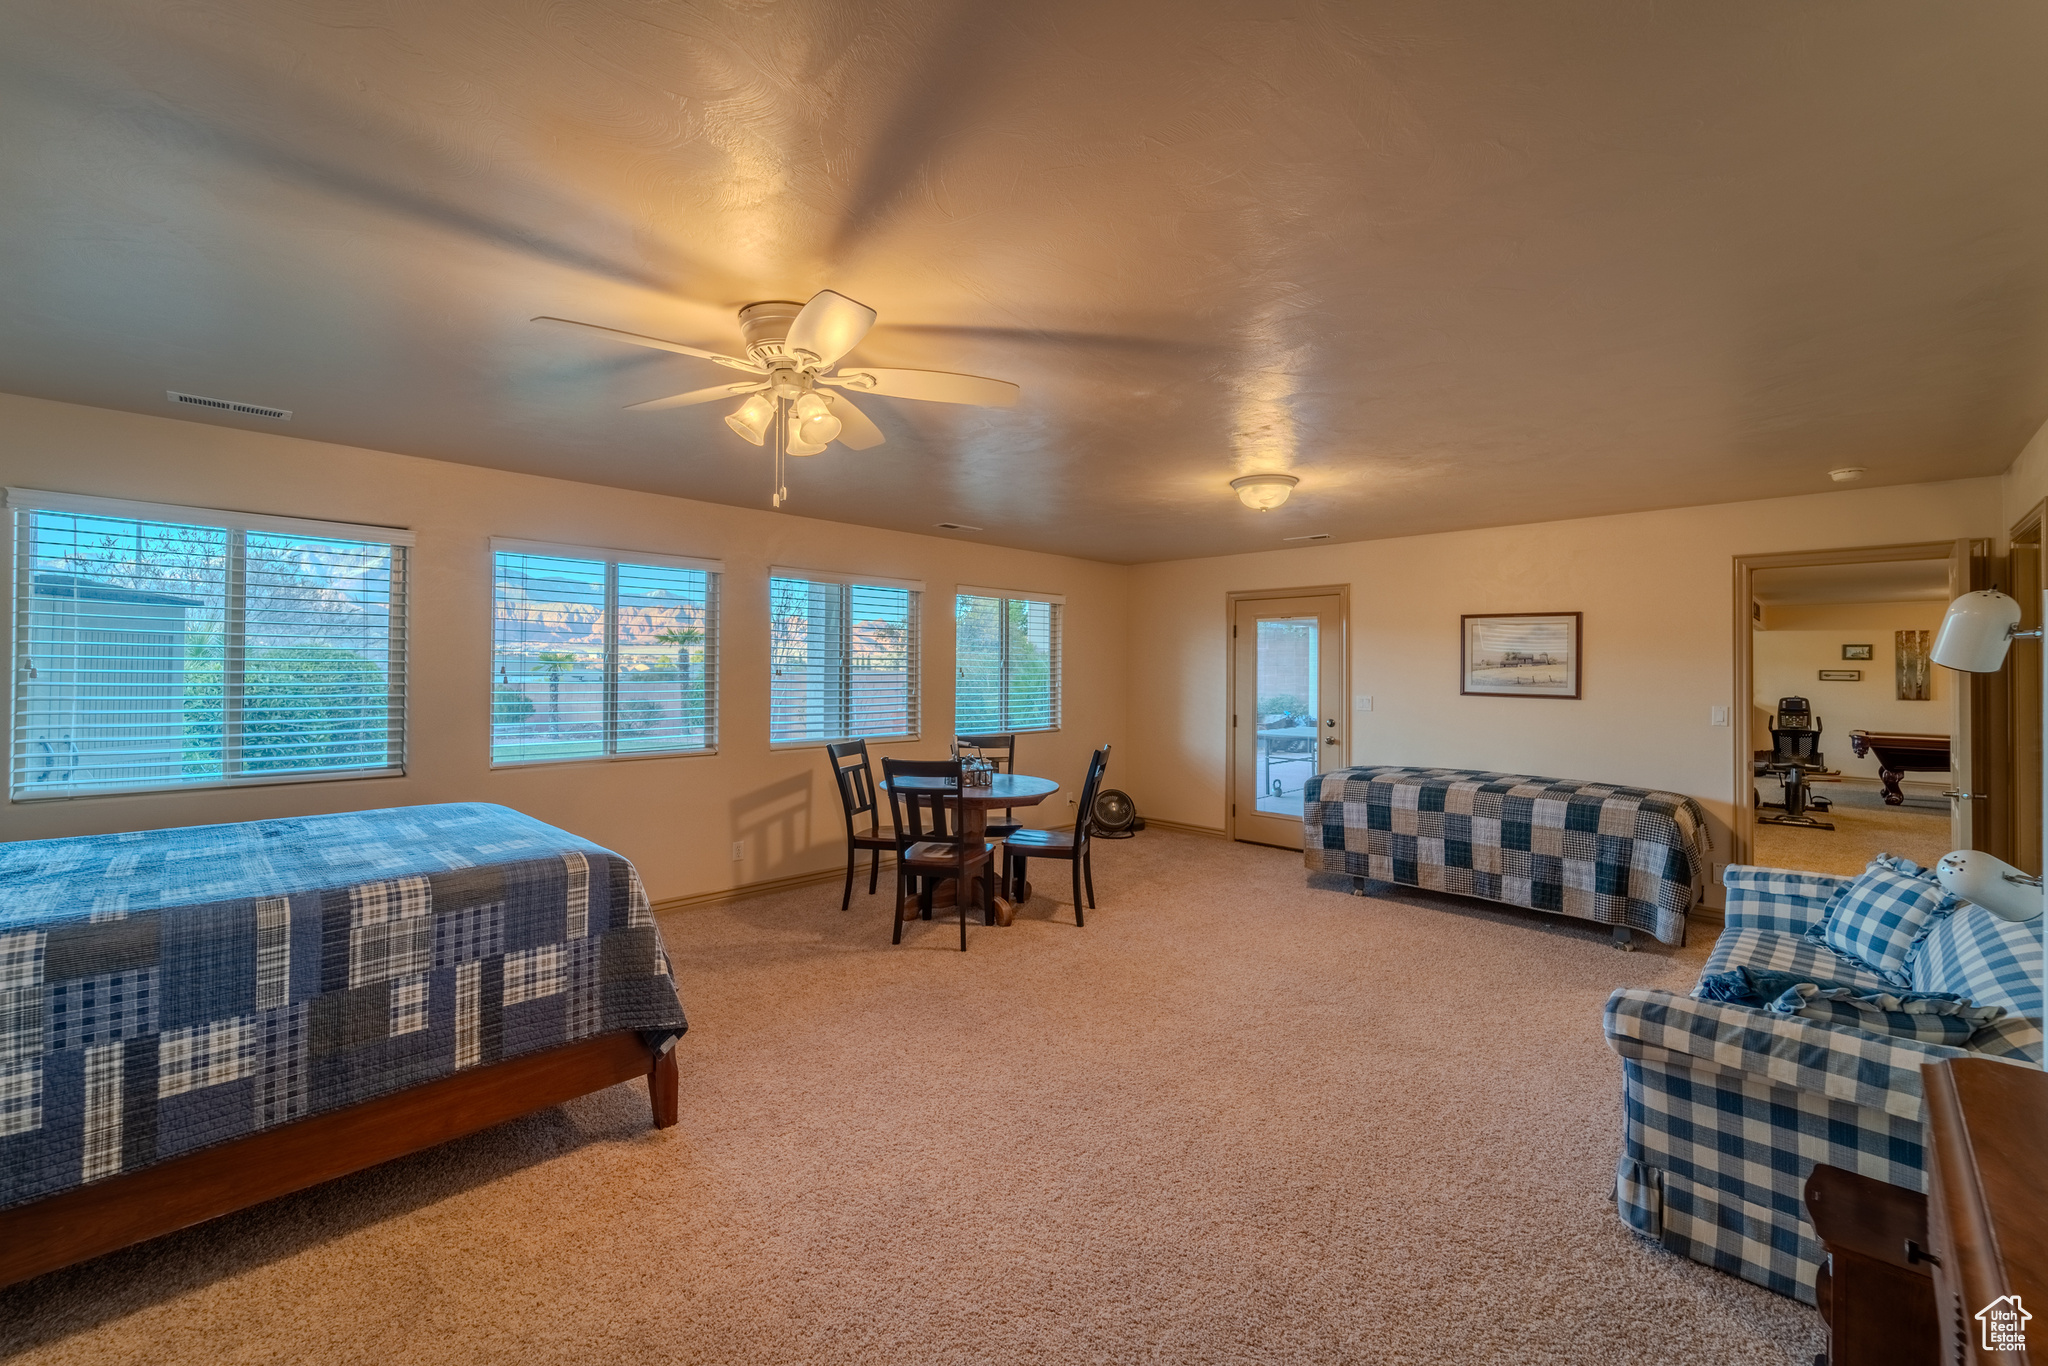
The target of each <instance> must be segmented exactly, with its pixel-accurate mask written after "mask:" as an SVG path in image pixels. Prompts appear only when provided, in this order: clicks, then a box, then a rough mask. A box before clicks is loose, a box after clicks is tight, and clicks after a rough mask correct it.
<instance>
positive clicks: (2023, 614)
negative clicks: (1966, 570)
mask: <svg viewBox="0 0 2048 1366" xmlns="http://www.w3.org/2000/svg"><path fill="white" fill-rule="evenodd" d="M2006 546H2007V552H2006V572H2007V573H2008V574H2009V575H2011V577H2012V582H2011V583H2010V584H2008V585H2006V587H2007V588H2008V589H2009V590H2010V591H2011V592H2012V595H2013V597H2014V598H2016V599H2018V601H2019V604H2020V627H2021V629H2023V630H2031V629H2033V628H2035V627H2037V626H2039V625H2040V624H2041V606H2042V597H2041V590H2042V589H2043V587H2048V499H2044V500H2043V501H2041V502H2039V503H2036V504H2034V506H2033V507H2031V508H2029V509H2027V511H2026V513H2025V515H2023V516H2022V517H2021V518H2020V519H2019V520H2018V521H2017V522H2014V523H2013V525H2012V530H2011V531H2010V532H2009V533H2008V534H2007V536H2006ZM2022 565H2024V566H2025V567H2026V576H2025V582H2022V581H2021V579H2022V575H2021V566H2022ZM2026 643H2028V642H2026V641H2024V640H2016V641H2014V642H2013V650H2012V653H2011V654H2009V655H2007V656H2006V667H2005V669H2004V670H2003V672H2004V674H2005V681H2006V696H2005V717H2006V730H2007V737H2008V741H2009V743H2008V745H2007V750H2008V753H2009V754H2010V755H2011V763H2010V766H2009V768H2008V770H2007V772H2006V775H2005V777H2006V812H2007V816H2008V819H2007V821H2006V825H2007V826H2008V827H2009V828H2008V830H2007V831H2006V834H2007V835H2008V837H2009V842H2010V844H2011V852H2010V853H2009V854H2006V855H2005V856H2004V857H2006V858H2007V859H2008V860H2009V861H2011V862H2012V863H2013V864H2014V865H2016V866H2017V867H2019V868H2020V869H2021V870H2022V871H2024V872H2029V873H2034V874H2036V875H2038V874H2039V873H2040V871H2041V866H2040V865H2041V813H2042V808H2043V800H2042V798H2043V790H2042V777H2043V775H2042V752H2041V749H2042V746H2041V742H2042V729H2043V728H2042V713H2041V693H2042V682H2043V659H2042V655H2041V652H2040V649H2039V646H2040V642H2039V641H2034V642H2033V644H2034V645H2035V647H2036V649H2035V651H2034V652H2032V653H2028V652H2023V651H2022V650H2021V649H2020V648H2019V647H2020V646H2021V645H2024V644H2026Z"/></svg>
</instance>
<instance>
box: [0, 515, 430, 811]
mask: <svg viewBox="0 0 2048 1366" xmlns="http://www.w3.org/2000/svg"><path fill="white" fill-rule="evenodd" d="M8 506H9V509H10V511H11V513H12V520H13V530H14V545H15V611H14V657H15V659H14V662H15V677H16V681H17V686H16V688H15V701H14V717H13V735H12V746H11V749H12V754H11V763H10V791H11V792H12V795H13V796H14V798H15V799H16V800H23V799H35V798H43V797H65V796H77V795H81V794H86V793H92V792H103V791H147V790H152V789H161V788H177V787H194V786H208V785H218V784H226V783H260V782H287V781H289V782H297V781H305V780H307V779H315V778H335V777H351V778H354V777H370V776H379V775H385V774H396V773H400V772H403V771H404V763H405V667H406V645H405V618H406V612H405V607H406V578H405V565H406V560H405V547H406V545H407V544H409V543H410V541H411V536H410V534H409V533H407V532H404V531H399V530H392V529H385V528H377V527H348V526H345V525H340V524H335V523H325V522H303V523H301V522H294V521H292V520H290V519H286V518H277V517H255V516H249V515H245V514H238V513H228V512H209V511H203V510H200V509H195V508H175V507H163V506H158V505H152V504H134V503H119V502H114V501H111V500H96V499H90V498H81V497H76V496H73V495H61V494H43V493H37V492H34V491H29V490H19V489H10V490H8Z"/></svg>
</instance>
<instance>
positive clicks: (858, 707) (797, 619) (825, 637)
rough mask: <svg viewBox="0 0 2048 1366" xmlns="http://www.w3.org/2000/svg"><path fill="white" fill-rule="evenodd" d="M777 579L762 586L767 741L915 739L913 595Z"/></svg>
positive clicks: (904, 590)
mask: <svg viewBox="0 0 2048 1366" xmlns="http://www.w3.org/2000/svg"><path fill="white" fill-rule="evenodd" d="M783 573H784V571H779V570H778V571H774V576H773V577H771V578H770V579H769V581H768V599H769V656H770V666H771V674H772V677H771V679H770V689H771V691H770V697H769V706H768V719H769V740H770V741H771V742H772V743H778V744H794V743H816V742H819V741H829V740H845V739H852V738H854V737H862V738H866V739H899V738H908V737H911V736H914V735H916V734H917V727H918V639H917V634H918V633H917V627H918V620H917V618H918V599H919V597H920V594H919V592H918V591H917V590H916V589H915V588H909V587H902V586H889V585H883V584H873V583H852V582H832V581H827V580H824V579H820V578H794V577H784V576H783Z"/></svg>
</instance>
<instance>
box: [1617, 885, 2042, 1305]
mask: <svg viewBox="0 0 2048 1366" xmlns="http://www.w3.org/2000/svg"><path fill="white" fill-rule="evenodd" d="M1724 881H1725V884H1726V886H1727V892H1728V897H1727V925H1726V928H1725V929H1724V930H1723V932H1722V934H1721V937H1720V939H1719V940H1718V941H1717V942H1716V943H1715V945H1714V951H1713V954H1712V956H1711V957H1710V958H1709V959H1708V960H1707V966H1706V972H1708V973H1716V972H1724V971H1727V970H1729V969H1732V968H1734V967H1737V966H1740V965H1746V966H1748V967H1750V968H1753V969H1760V970H1770V971H1774V972H1787V973H1796V974H1800V975H1802V976H1804V975H1809V974H1810V975H1811V976H1813V977H1814V978H1815V979H1816V980H1832V981H1835V982H1840V983H1844V984H1849V985H1854V986H1857V987H1859V988H1861V989H1867V990H1871V991H1886V990H1893V989H1895V986H1887V984H1886V983H1885V982H1884V981H1883V979H1881V978H1880V977H1878V976H1876V975H1875V974H1873V973H1871V972H1870V971H1868V970H1867V969H1865V968H1864V967H1862V966H1861V965H1859V964H1856V963H1852V962H1849V961H1848V960H1846V959H1844V958H1842V957H1840V956H1839V955H1837V954H1835V953H1834V952H1833V951H1832V950H1830V949H1829V948H1828V947H1826V946H1825V945H1824V944H1822V943H1820V942H1819V941H1818V940H1815V939H1812V938H1809V937H1807V931H1808V930H1809V929H1812V928H1813V927H1814V926H1816V925H1818V924H1819V923H1820V922H1821V920H1822V918H1823V912H1824V911H1825V908H1826V907H1827V905H1828V902H1829V899H1830V898H1831V897H1833V895H1834V894H1835V891H1836V889H1837V888H1839V887H1841V886H1843V885H1844V884H1845V883H1847V882H1849V881H1851V879H1848V878H1838V877H1827V876H1823V875H1821V874H1815V873H1799V872H1789V871H1786V870H1783V869H1775V868H1752V867H1745V866H1742V865H1734V866H1731V867H1730V868H1729V869H1728V872H1727V875H1726V877H1725V879H1724ZM2041 963H2042V952H2041V923H2040V922H2039V921H2036V922H2034V923H2032V924H2014V923H2012V922H2010V921H2005V920H2000V919H1998V918H1996V917H1994V916H1992V915H1991V914H1990V913H1989V912H1987V911H1985V910H1983V909H1981V908H1979V907H1976V906H1972V905H1968V904H1967V903H1966V904H1964V905H1962V906H1960V907H1958V908H1957V909H1956V910H1954V911H1953V912H1951V913H1949V914H1948V915H1946V916H1944V917H1943V918H1942V919H1941V920H1940V921H1938V922H1937V923H1936V925H1935V927H1934V928H1933V930H1932V931H1931V932H1929V933H1928V934H1927V936H1926V938H1924V939H1923V940H1921V941H1920V942H1919V944H1918V945H1917V946H1916V947H1915V949H1914V951H1913V955H1912V958H1911V960H1910V962H1909V965H1908V970H1909V971H1910V974H1911V978H1912V982H1911V989H1912V990H1914V991H1945V992H1955V993H1958V994H1960V995H1963V996H1967V997H1969V998H1970V999H1971V1000H1973V1001H1975V1002H1976V1003H1978V1004H1979V1005H2000V1006H2004V1007H2005V1009H2006V1010H2007V1012H2008V1013H2009V1015H2011V1016H2021V1017H2028V1020H2030V1021H2031V1023H2028V1022H2027V1021H2012V1020H2008V1021H2006V1022H2004V1028H2003V1035H2002V1037H2001V1040H2000V1042H1999V1048H2000V1049H2001V1054H2000V1055H2002V1056H2006V1057H2008V1059H2009V1060H2011V1061H2014V1062H2015V1064H2016V1065H2022V1066H2024V1065H2028V1064H2029V1063H2031V1065H2033V1066H2037V1067H2038V1066H2040V1065H2041V1033H2040V1029H2039V1021H2040V1019H2041V1015H2042V968H2041ZM1606 1034H1607V1041H1608V1044H1609V1045H1610V1046H1611V1047H1612V1048H1613V1049H1614V1051H1615V1052H1616V1053H1619V1054H1620V1055H1621V1060H1622V1063H1621V1066H1622V1103H1623V1121H1622V1123H1623V1143H1622V1156H1621V1162H1620V1165H1619V1166H1618V1168H1617V1169H1616V1173H1615V1199H1616V1201H1617V1204H1618V1206H1619V1210H1620V1214H1621V1217H1622V1219H1623V1221H1624V1222H1626V1223H1627V1224H1628V1225H1629V1226H1630V1227H1631V1228H1634V1229H1635V1230H1636V1231H1637V1232H1639V1233H1643V1234H1646V1235H1647V1236H1649V1237H1651V1238H1654V1239H1656V1240H1657V1241H1659V1242H1660V1243H1662V1244H1663V1245H1664V1246H1665V1247H1667V1248H1669V1249H1671V1250H1672V1251H1673V1252H1678V1253H1682V1254H1683V1255H1685V1256H1687V1257H1690V1258H1692V1259H1693V1260H1694V1261H1697V1262H1703V1263H1705V1264H1706V1265H1708V1266H1712V1267H1716V1268H1718V1269H1720V1270H1722V1271H1727V1272H1731V1273H1733V1274H1734V1275H1737V1276H1740V1277H1742V1278H1743V1279H1744V1280H1748V1281H1754V1282H1755V1283H1756V1284H1758V1285H1762V1286H1766V1287H1768V1288H1769V1289H1772V1290H1775V1291H1777V1292H1779V1293H1780V1294H1783V1295H1790V1296H1792V1297H1794V1298H1795V1299H1799V1300H1803V1301H1805V1302H1806V1303H1808V1304H1811V1303H1813V1301H1814V1276H1815V1273H1816V1272H1817V1271H1818V1269H1819V1267H1820V1261H1821V1249H1820V1244H1819V1242H1818V1241H1817V1240H1816V1239H1815V1237H1814V1232H1813V1225H1812V1224H1811V1223H1809V1222H1808V1221H1807V1217H1806V1210H1805V1206H1804V1204H1803V1202H1802V1200H1801V1195H1802V1192H1803V1191H1804V1189H1805V1185H1806V1178H1807V1176H1808V1175H1809V1174H1811V1172H1812V1171H1813V1167H1814V1164H1815V1163H1818V1162H1825V1163H1828V1164H1829V1165H1831V1166H1835V1167H1840V1168H1844V1169H1846V1170H1849V1171H1853V1172H1858V1173H1860V1174H1862V1175H1864V1176H1869V1177H1874V1178H1876V1179H1877V1180H1880V1181H1888V1182H1890V1183H1892V1184H1893V1185H1897V1186H1905V1187H1908V1188H1910V1189H1913V1190H1921V1191H1924V1190H1925V1189H1926V1188H1927V1178H1926V1172H1925V1164H1924V1159H1923V1155H1922V1154H1923V1146H1922V1145H1923V1139H1922V1131H1921V1090H1920V1067H1921V1064H1923V1063H1927V1062H1931V1061H1936V1060H1939V1059H1942V1058H1956V1057H1967V1056H1972V1054H1971V1053H1970V1052H1968V1051H1966V1050H1965V1049H1963V1048H1957V1047H1949V1046H1944V1045H1939V1044H1929V1043H1921V1042H1917V1041H1914V1040H1910V1039H1906V1038H1900V1037H1893V1036H1890V1035H1879V1034H1871V1033H1865V1032H1863V1031H1862V1030H1860V1029H1855V1028H1850V1027H1847V1026H1843V1025H1839V1024H1822V1023H1819V1022H1816V1021H1814V1020H1811V1019H1806V1018H1800V1017H1797V1016H1785V1015H1779V1014H1774V1013H1770V1012H1767V1011H1764V1010H1759V1009H1754V1008H1751V1007H1747V1006H1739V1005H1728V1004H1723V1003H1721V1002H1718V1001H1706V1000H1697V999H1694V998H1693V997H1690V996H1678V995H1674V994H1672V993H1671V992H1668V991H1651V990H1643V989H1634V988H1629V989H1624V990H1621V991H1617V992H1615V993H1614V995H1613V996H1612V997H1610V998H1609V999H1608V1002H1607V1011H1606ZM1982 1055H1983V1054H1981V1053H1979V1054H1977V1056H1982Z"/></svg>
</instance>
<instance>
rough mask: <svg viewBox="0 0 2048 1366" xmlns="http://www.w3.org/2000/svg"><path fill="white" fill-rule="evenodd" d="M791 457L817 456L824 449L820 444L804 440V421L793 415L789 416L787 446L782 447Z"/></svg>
mask: <svg viewBox="0 0 2048 1366" xmlns="http://www.w3.org/2000/svg"><path fill="white" fill-rule="evenodd" d="M783 449H784V450H785V451H788V452H789V453H790V454H791V455H818V454H821V453H822V452H823V451H824V449H825V447H824V446H823V445H822V444H821V443H817V442H812V441H807V440H805V439H804V420H803V419H802V418H800V417H798V416H797V415H796V414H795V413H791V414H790V415H789V444H787V445H786V446H784V447H783Z"/></svg>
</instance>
